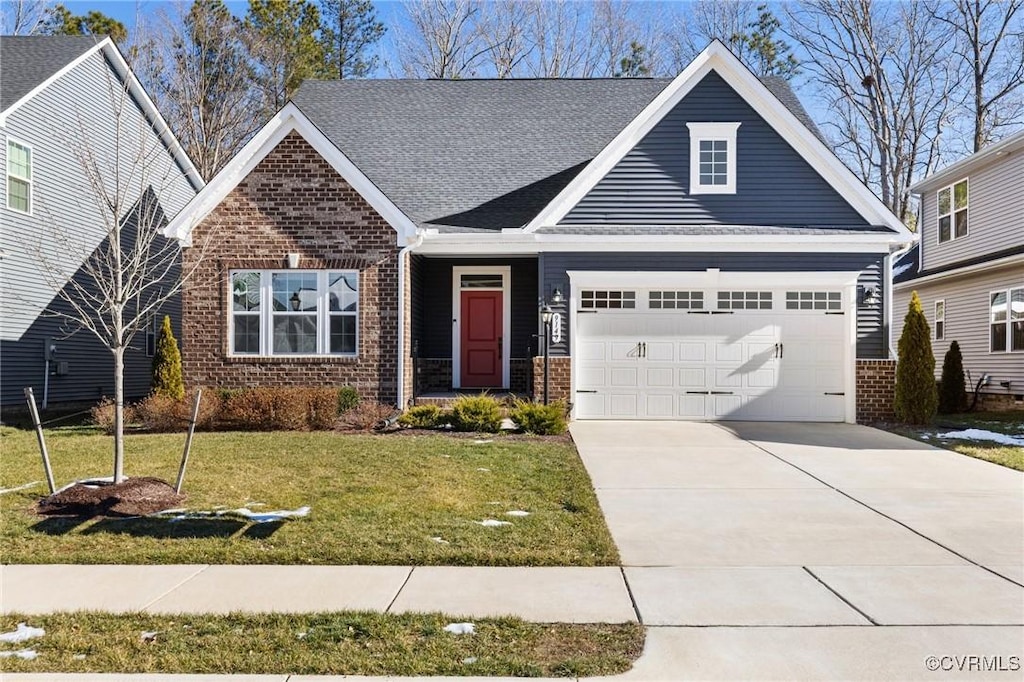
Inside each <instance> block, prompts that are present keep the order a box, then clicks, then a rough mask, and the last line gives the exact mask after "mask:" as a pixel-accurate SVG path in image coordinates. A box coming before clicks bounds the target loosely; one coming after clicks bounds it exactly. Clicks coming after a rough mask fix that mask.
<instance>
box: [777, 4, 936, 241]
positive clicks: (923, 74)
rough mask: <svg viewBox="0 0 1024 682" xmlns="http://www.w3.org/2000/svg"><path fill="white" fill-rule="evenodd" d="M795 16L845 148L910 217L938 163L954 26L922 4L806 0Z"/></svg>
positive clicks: (865, 176)
mask: <svg viewBox="0 0 1024 682" xmlns="http://www.w3.org/2000/svg"><path fill="white" fill-rule="evenodd" d="M788 18H789V23H790V31H791V32H792V34H793V36H794V37H795V38H796V39H797V40H799V41H800V42H801V43H802V45H803V47H804V49H805V50H806V51H807V52H808V53H809V54H810V56H811V60H810V61H807V62H805V63H804V64H803V66H804V67H805V68H806V70H807V71H808V72H809V73H810V74H811V76H812V79H813V80H814V81H816V84H817V85H818V87H819V89H820V96H821V97H822V99H823V101H824V102H825V103H826V104H827V106H826V107H825V108H826V110H827V111H828V112H829V113H830V115H831V117H832V120H831V121H829V122H828V124H827V125H828V127H829V128H830V129H831V132H832V134H833V136H834V137H835V140H834V142H835V144H836V150H837V152H838V153H839V155H840V156H841V157H842V158H843V159H844V160H845V161H846V162H847V164H848V165H850V166H851V167H852V168H854V169H856V170H857V171H858V172H859V173H860V176H861V179H862V180H864V181H865V182H866V183H867V184H869V185H871V186H873V187H875V188H877V189H878V191H879V192H880V194H881V199H882V201H883V202H884V203H885V204H886V205H887V206H888V207H889V208H890V209H892V211H893V212H894V213H895V214H896V215H898V216H900V218H902V219H903V220H905V221H906V220H908V219H909V216H910V213H911V207H910V191H909V188H910V185H911V183H912V181H913V180H914V179H915V178H917V177H920V176H922V175H923V174H925V172H927V170H928V169H930V168H932V167H933V166H934V164H935V162H936V160H937V158H938V154H939V151H940V133H941V131H942V127H943V125H944V124H945V122H946V121H947V120H948V117H949V113H950V108H951V99H950V93H951V92H952V89H953V87H954V78H953V77H952V74H951V72H950V69H949V66H948V60H947V59H946V56H945V53H944V51H943V49H942V48H943V47H944V46H946V45H948V42H949V40H950V38H951V36H950V33H949V30H948V29H947V28H946V27H944V26H941V25H939V24H937V23H936V22H934V21H931V20H930V17H929V16H928V12H927V10H926V9H925V8H924V6H923V5H921V4H918V3H900V4H896V3H872V2H871V1H870V0H807V1H806V2H804V3H803V4H802V5H800V6H798V7H796V8H793V9H792V10H791V11H790V13H789V17H788Z"/></svg>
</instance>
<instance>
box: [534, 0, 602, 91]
mask: <svg viewBox="0 0 1024 682" xmlns="http://www.w3.org/2000/svg"><path fill="white" fill-rule="evenodd" d="M529 10H530V11H529V16H528V17H527V22H526V32H527V35H528V36H529V41H530V43H532V44H533V45H534V50H533V53H532V55H531V58H530V59H529V60H528V63H527V66H526V71H527V73H528V74H529V75H530V76H534V77H537V78H567V77H571V76H581V77H582V76H587V75H592V72H593V56H592V55H593V35H592V33H591V32H590V30H589V26H590V17H589V13H588V10H589V7H588V6H587V5H586V4H585V3H582V2H572V1H571V0H547V1H545V2H536V3H532V4H530V5H529Z"/></svg>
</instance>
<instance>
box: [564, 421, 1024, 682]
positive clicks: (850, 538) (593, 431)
mask: <svg viewBox="0 0 1024 682" xmlns="http://www.w3.org/2000/svg"><path fill="white" fill-rule="evenodd" d="M572 434H573V438H574V439H575V440H576V443H577V446H578V448H579V451H580V456H581V457H582V459H583V462H584V464H585V465H586V467H587V470H588V471H589V472H590V475H591V478H592V480H593V483H594V486H595V488H596V489H597V495H598V500H599V501H600V503H601V507H602V509H603V510H604V513H605V517H606V519H607V521H608V525H609V527H610V529H611V532H612V535H613V536H614V538H615V541H616V543H617V544H618V546H619V550H620V553H621V555H622V561H623V565H624V573H625V577H626V579H627V582H628V586H629V589H630V591H631V594H632V596H633V599H634V601H635V604H636V607H637V612H638V614H639V616H640V618H641V620H642V621H643V622H644V623H645V624H647V625H649V626H653V627H652V629H651V631H650V635H649V638H648V646H647V649H645V655H644V656H643V657H642V658H641V659H640V661H639V662H638V663H637V666H636V667H635V668H634V670H633V671H632V673H630V675H628V676H633V677H635V678H636V679H681V678H699V679H741V678H742V679H883V678H888V679H934V678H935V677H936V674H937V673H936V672H935V669H936V668H937V669H938V670H940V672H939V673H938V675H939V676H941V675H942V672H941V671H946V672H947V673H949V674H955V675H956V676H957V677H958V679H960V678H961V677H964V676H963V673H971V672H974V673H975V674H978V673H979V672H980V671H982V670H985V669H986V668H984V666H985V665H989V666H993V665H994V666H996V668H995V669H999V666H1002V667H1003V668H1007V672H1013V670H1011V669H1012V668H1015V669H1016V670H1020V669H1022V668H1021V666H1024V627H1022V626H1024V587H1022V584H1024V477H1022V475H1021V474H1020V473H1019V472H1015V471H1012V470H1010V469H1006V468H1003V467H999V466H997V465H994V464H989V463H986V462H982V461H979V460H974V459H971V458H969V457H965V456H962V455H958V454H956V453H952V452H948V451H945V450H940V449H938V448H933V447H930V446H928V445H924V444H921V443H917V442H915V441H911V440H908V439H905V438H901V437H899V436H895V435H892V434H889V433H885V432H882V431H878V430H875V429H871V428H867V427H863V426H854V425H849V424H793V423H753V422H747V423H744V422H733V423H719V424H710V423H695V422H577V423H575V424H573V426H572ZM709 626H714V627H709ZM929 656H935V657H936V658H935V659H934V661H933V660H932V659H929V658H927V657H929ZM969 656H976V657H988V660H987V661H973V660H969V659H966V658H965V657H969ZM956 657H960V658H956ZM1014 657H1016V658H1014ZM926 659H927V660H926ZM932 666H935V668H933V667H932ZM972 666H973V667H972ZM969 677H970V675H969V674H968V675H966V677H965V678H969Z"/></svg>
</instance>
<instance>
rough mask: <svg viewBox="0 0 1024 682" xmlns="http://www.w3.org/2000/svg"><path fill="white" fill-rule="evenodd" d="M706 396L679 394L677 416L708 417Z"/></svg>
mask: <svg viewBox="0 0 1024 682" xmlns="http://www.w3.org/2000/svg"><path fill="white" fill-rule="evenodd" d="M707 402H708V401H707V396H704V395H686V394H685V393H684V394H682V395H680V396H679V401H678V403H679V411H678V412H677V413H676V415H677V416H679V417H682V418H684V419H708V418H709V417H708V413H707Z"/></svg>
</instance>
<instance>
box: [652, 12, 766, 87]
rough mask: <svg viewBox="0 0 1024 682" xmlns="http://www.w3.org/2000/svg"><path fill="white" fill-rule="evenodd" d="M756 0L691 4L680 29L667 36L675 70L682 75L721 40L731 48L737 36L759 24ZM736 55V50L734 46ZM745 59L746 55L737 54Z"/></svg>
mask: <svg viewBox="0 0 1024 682" xmlns="http://www.w3.org/2000/svg"><path fill="white" fill-rule="evenodd" d="M757 7H758V2H757V1H756V0H732V1H730V2H720V1H719V0H696V1H695V2H692V3H688V4H687V11H686V12H684V13H683V14H682V15H680V16H679V17H677V18H676V25H675V26H674V28H673V30H671V31H669V32H668V33H667V35H666V40H667V43H668V48H669V56H670V60H671V69H672V70H673V71H674V72H675V73H678V72H680V71H682V70H683V69H684V68H686V66H687V65H688V64H689V63H690V62H691V61H692V60H693V58H694V57H696V56H697V54H698V53H699V52H700V51H701V50H703V49H704V48H705V47H707V45H708V43H710V42H711V41H712V40H715V39H718V40H721V41H722V42H723V43H725V44H727V45H731V43H732V38H733V36H737V35H740V34H742V33H743V32H744V31H746V30H747V28H748V27H749V26H750V25H751V24H752V23H754V22H756V21H757V15H758V9H757ZM732 47H733V49H734V51H735V47H736V46H732ZM737 54H738V56H739V57H740V58H741V59H742V58H743V56H744V55H743V54H742V52H740V51H737Z"/></svg>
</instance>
